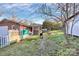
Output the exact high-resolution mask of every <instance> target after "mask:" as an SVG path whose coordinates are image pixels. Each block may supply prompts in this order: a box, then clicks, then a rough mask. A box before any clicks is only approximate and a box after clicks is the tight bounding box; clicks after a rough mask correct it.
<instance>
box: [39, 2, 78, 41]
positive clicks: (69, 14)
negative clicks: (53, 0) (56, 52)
mask: <svg viewBox="0 0 79 59" xmlns="http://www.w3.org/2000/svg"><path fill="white" fill-rule="evenodd" d="M55 5H56V7H57V10H56V11H59V12H60V14H61V15H55V14H54V13H53V11H52V10H53V8H51V7H49V6H47V4H43V5H42V6H41V8H40V9H39V10H41V13H42V14H44V15H46V16H47V17H49V16H50V18H52V19H54V20H56V19H59V20H58V21H61V22H62V23H63V31H64V34H65V37H66V39H67V33H68V28H69V27H68V24H69V22H70V20H71V19H72V18H73V19H74V21H75V17H76V16H77V15H79V11H76V10H75V9H77V8H75V6H77V7H78V6H79V5H78V4H76V5H75V3H74V4H73V3H58V4H55ZM51 6H53V4H51ZM56 21H57V20H56ZM74 24H75V23H74ZM74 24H72V28H73V26H74ZM71 32H72V30H71ZM67 42H69V41H68V40H67Z"/></svg>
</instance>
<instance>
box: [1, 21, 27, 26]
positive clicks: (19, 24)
mask: <svg viewBox="0 0 79 59" xmlns="http://www.w3.org/2000/svg"><path fill="white" fill-rule="evenodd" d="M4 21H8V22H13V23H16V24H19V25H24V26H28V25H26V24H23V23H21V22H17V21H14V20H9V19H3V20H1V21H0V22H4Z"/></svg>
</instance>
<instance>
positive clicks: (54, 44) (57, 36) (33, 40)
mask: <svg viewBox="0 0 79 59" xmlns="http://www.w3.org/2000/svg"><path fill="white" fill-rule="evenodd" d="M50 33H51V34H48V33H45V34H44V35H45V36H46V37H48V39H47V41H46V49H45V51H44V52H45V54H44V55H45V56H70V55H76V49H77V48H78V47H79V39H78V38H75V40H74V39H72V38H71V37H70V38H69V39H70V42H71V43H72V45H66V44H67V41H66V39H65V37H64V33H63V32H62V31H61V30H54V31H50ZM39 45H40V39H39V36H38V35H36V36H31V37H30V38H27V39H25V40H23V41H21V42H20V43H14V44H12V45H10V46H8V47H5V48H2V49H0V55H2V56H34V55H39V53H40V51H39Z"/></svg>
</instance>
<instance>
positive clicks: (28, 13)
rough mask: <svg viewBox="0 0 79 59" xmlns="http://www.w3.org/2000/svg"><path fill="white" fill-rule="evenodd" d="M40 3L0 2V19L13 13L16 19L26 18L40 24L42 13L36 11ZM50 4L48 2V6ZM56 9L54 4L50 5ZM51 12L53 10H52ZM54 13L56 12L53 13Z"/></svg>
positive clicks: (42, 19)
mask: <svg viewBox="0 0 79 59" xmlns="http://www.w3.org/2000/svg"><path fill="white" fill-rule="evenodd" d="M41 5H42V4H38V3H36V4H32V3H30V4H29V3H0V19H4V18H10V17H12V15H15V16H16V17H17V18H18V19H26V20H29V21H32V22H35V23H38V24H42V23H43V21H44V20H45V18H43V16H44V15H40V14H39V13H37V11H38V9H39V8H40V7H41ZM50 5H51V4H48V6H50ZM52 8H53V9H56V6H52ZM53 12H55V11H54V10H53ZM54 14H56V13H54Z"/></svg>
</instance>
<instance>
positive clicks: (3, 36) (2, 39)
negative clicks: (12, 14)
mask: <svg viewBox="0 0 79 59" xmlns="http://www.w3.org/2000/svg"><path fill="white" fill-rule="evenodd" d="M9 44H10V42H9V38H8V26H0V48H2V47H5V46H7V45H9Z"/></svg>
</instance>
